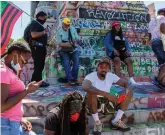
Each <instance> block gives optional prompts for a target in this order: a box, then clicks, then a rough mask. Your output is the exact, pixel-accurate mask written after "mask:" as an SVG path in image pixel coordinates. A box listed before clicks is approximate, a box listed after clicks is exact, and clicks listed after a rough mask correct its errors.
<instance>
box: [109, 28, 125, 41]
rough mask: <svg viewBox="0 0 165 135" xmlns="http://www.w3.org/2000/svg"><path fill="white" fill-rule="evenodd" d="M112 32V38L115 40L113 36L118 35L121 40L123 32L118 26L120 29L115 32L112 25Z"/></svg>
mask: <svg viewBox="0 0 165 135" xmlns="http://www.w3.org/2000/svg"><path fill="white" fill-rule="evenodd" d="M111 33H112V40H113V41H114V40H115V36H119V37H120V39H121V40H123V32H122V28H121V27H120V31H119V32H118V33H116V29H115V27H112V30H111Z"/></svg>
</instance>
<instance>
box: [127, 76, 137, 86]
mask: <svg viewBox="0 0 165 135" xmlns="http://www.w3.org/2000/svg"><path fill="white" fill-rule="evenodd" d="M129 82H130V83H131V84H133V85H135V84H137V83H136V82H135V80H134V78H133V77H131V78H130V79H129Z"/></svg>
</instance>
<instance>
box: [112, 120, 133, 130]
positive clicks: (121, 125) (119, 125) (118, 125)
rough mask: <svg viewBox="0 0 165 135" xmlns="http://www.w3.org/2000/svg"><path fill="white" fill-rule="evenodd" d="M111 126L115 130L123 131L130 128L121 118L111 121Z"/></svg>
mask: <svg viewBox="0 0 165 135" xmlns="http://www.w3.org/2000/svg"><path fill="white" fill-rule="evenodd" d="M111 128H112V129H113V128H115V130H121V131H123V132H125V131H129V130H131V129H130V128H129V127H127V126H126V125H125V124H124V122H122V121H121V120H118V121H116V122H112V123H111Z"/></svg>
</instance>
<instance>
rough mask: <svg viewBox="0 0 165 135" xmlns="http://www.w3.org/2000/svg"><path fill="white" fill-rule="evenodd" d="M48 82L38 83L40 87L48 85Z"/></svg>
mask: <svg viewBox="0 0 165 135" xmlns="http://www.w3.org/2000/svg"><path fill="white" fill-rule="evenodd" d="M49 85H50V84H49V83H47V82H42V84H41V85H40V87H48V86H49Z"/></svg>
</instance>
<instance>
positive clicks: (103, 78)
mask: <svg viewBox="0 0 165 135" xmlns="http://www.w3.org/2000/svg"><path fill="white" fill-rule="evenodd" d="M112 84H117V85H119V86H122V87H124V88H125V90H124V91H123V92H122V93H121V95H120V96H119V97H117V96H113V95H111V94H109V92H110V89H111V86H112ZM82 89H83V90H84V91H85V92H87V95H86V99H87V105H88V108H89V111H90V113H92V116H93V118H94V122H95V123H94V131H93V133H94V134H97V135H100V134H101V131H102V122H101V121H100V119H99V116H98V112H97V109H98V104H97V103H98V102H97V101H98V96H102V97H105V98H106V99H108V100H109V101H111V102H113V103H115V104H116V105H119V107H120V109H118V110H117V113H116V115H115V118H114V119H113V120H112V121H111V125H112V127H114V128H117V129H118V130H122V131H128V130H130V128H129V127H127V126H126V125H125V124H124V123H123V122H122V121H121V118H122V116H123V114H124V111H126V109H127V107H128V105H129V103H130V101H131V98H132V93H133V92H132V88H131V87H129V85H128V82H127V81H125V80H122V79H120V78H119V77H118V76H117V75H115V74H113V73H111V72H110V61H109V58H107V57H102V58H101V59H100V61H99V63H98V65H97V72H92V73H90V74H88V75H87V76H86V77H85V79H84V81H83V83H82ZM123 96H124V98H123ZM121 98H122V99H121Z"/></svg>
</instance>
